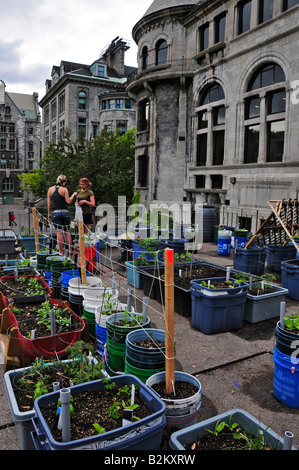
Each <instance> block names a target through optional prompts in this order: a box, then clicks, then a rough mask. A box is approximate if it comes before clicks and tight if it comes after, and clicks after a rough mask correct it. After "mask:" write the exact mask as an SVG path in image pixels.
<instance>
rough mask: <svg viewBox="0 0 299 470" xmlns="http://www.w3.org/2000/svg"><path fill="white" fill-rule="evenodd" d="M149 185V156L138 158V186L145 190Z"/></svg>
mask: <svg viewBox="0 0 299 470" xmlns="http://www.w3.org/2000/svg"><path fill="white" fill-rule="evenodd" d="M147 185H148V156H147V155H139V157H138V186H140V187H142V188H144V187H146V186H147Z"/></svg>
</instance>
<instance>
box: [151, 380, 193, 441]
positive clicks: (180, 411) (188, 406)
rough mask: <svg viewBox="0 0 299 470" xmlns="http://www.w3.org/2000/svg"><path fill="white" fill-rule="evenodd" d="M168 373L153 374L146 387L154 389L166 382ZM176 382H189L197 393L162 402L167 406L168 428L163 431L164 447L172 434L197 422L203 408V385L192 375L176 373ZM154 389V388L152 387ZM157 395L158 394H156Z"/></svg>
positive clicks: (163, 399)
mask: <svg viewBox="0 0 299 470" xmlns="http://www.w3.org/2000/svg"><path fill="white" fill-rule="evenodd" d="M165 376H166V372H158V373H157V374H153V375H152V376H151V377H149V378H148V379H147V381H146V385H147V386H149V387H152V386H153V385H154V384H157V383H160V382H165ZM174 377H175V382H179V381H182V382H189V383H191V384H193V385H195V386H196V387H197V389H198V390H197V392H196V393H195V394H194V395H192V396H190V397H188V398H183V399H175V398H174V397H173V395H172V396H171V397H170V398H169V399H168V398H162V397H161V400H162V401H163V402H164V403H165V405H166V415H165V416H166V426H165V429H164V431H163V437H164V445H165V443H167V445H168V441H169V439H170V436H171V434H172V433H173V432H174V431H177V430H179V429H183V428H186V427H188V426H191V425H193V424H195V423H196V422H197V417H198V410H199V408H200V407H201V383H200V382H199V380H198V379H197V378H196V377H194V376H193V375H191V374H187V373H186V372H181V371H175V376H174ZM152 388H153V387H152ZM153 389H154V388H153ZM156 393H157V392H156Z"/></svg>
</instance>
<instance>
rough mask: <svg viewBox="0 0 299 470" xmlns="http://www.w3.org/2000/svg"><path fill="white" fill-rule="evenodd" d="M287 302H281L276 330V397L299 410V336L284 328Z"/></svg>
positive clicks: (274, 387)
mask: <svg viewBox="0 0 299 470" xmlns="http://www.w3.org/2000/svg"><path fill="white" fill-rule="evenodd" d="M284 314H285V302H281V310H280V320H279V321H278V322H277V325H276V329H275V338H276V345H275V347H274V354H273V359H274V386H273V392H274V395H275V397H276V398H277V399H278V400H279V401H281V402H282V403H284V404H285V405H287V406H289V407H291V408H299V335H298V334H296V333H292V332H291V331H287V330H286V329H285V327H284V321H285V320H284Z"/></svg>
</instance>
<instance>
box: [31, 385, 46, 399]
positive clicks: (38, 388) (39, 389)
mask: <svg viewBox="0 0 299 470" xmlns="http://www.w3.org/2000/svg"><path fill="white" fill-rule="evenodd" d="M47 393H49V392H48V389H47V387H46V386H45V384H44V382H37V383H36V385H35V390H34V397H33V398H34V400H36V399H37V398H39V397H41V396H42V395H46V394H47Z"/></svg>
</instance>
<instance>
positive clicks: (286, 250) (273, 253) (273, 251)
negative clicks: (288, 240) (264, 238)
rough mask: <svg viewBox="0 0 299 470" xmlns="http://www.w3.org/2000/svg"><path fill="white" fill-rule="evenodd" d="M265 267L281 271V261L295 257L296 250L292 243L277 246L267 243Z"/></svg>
mask: <svg viewBox="0 0 299 470" xmlns="http://www.w3.org/2000/svg"><path fill="white" fill-rule="evenodd" d="M266 253H267V267H268V268H269V269H272V270H273V271H277V272H278V271H281V263H282V261H287V260H290V259H294V258H296V254H297V250H296V248H295V246H294V245H293V244H291V245H285V246H278V245H268V246H267V247H266Z"/></svg>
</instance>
